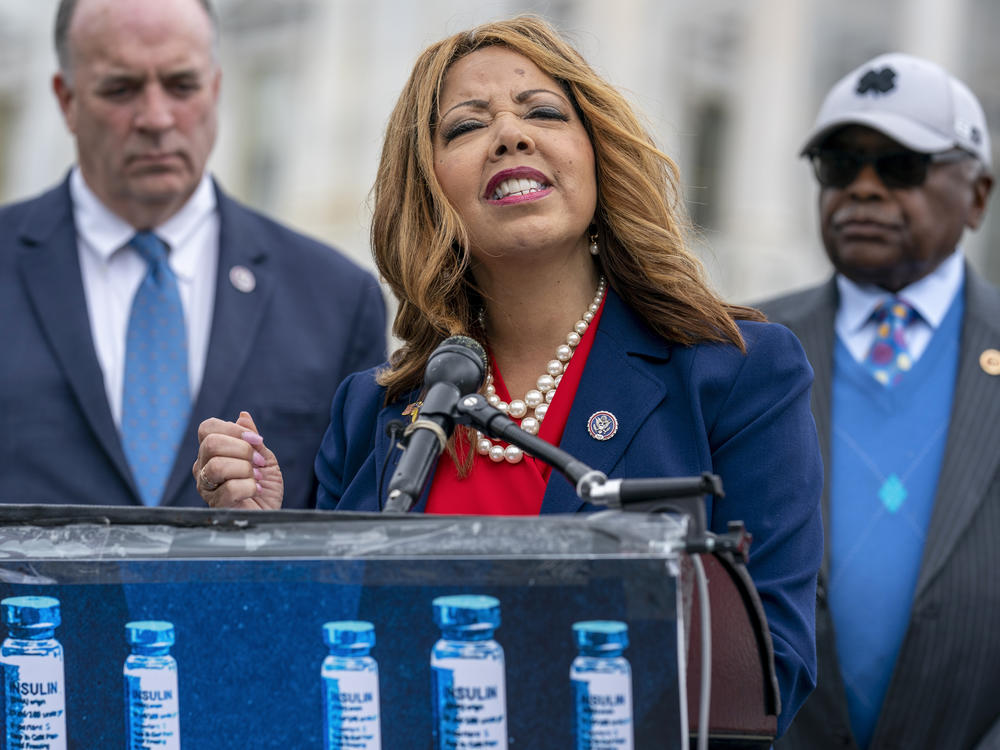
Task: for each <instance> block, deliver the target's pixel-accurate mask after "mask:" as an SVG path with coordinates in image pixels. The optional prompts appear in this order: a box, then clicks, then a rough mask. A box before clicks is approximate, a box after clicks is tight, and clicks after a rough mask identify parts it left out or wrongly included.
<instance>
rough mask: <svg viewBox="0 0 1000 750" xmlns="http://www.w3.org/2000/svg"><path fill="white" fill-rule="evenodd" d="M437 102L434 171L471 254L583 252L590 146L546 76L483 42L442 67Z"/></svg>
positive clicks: (591, 183) (591, 176) (590, 206)
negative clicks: (459, 221)
mask: <svg viewBox="0 0 1000 750" xmlns="http://www.w3.org/2000/svg"><path fill="white" fill-rule="evenodd" d="M439 106H440V110H439V113H440V116H439V118H438V126H437V131H436V132H435V134H434V171H435V174H436V175H437V178H438V181H439V182H440V184H441V187H442V189H443V190H444V194H445V196H446V197H447V198H448V200H449V202H450V203H451V205H452V206H453V207H454V208H455V210H456V211H457V212H458V213H459V215H460V216H461V217H462V219H463V221H464V222H465V225H466V227H467V229H468V232H469V239H470V242H471V245H472V247H471V248H470V250H471V252H472V255H473V258H474V259H476V260H477V261H480V262H483V261H486V260H488V259H502V258H517V259H519V260H521V261H527V260H528V259H529V258H538V259H541V258H542V257H543V256H544V254H545V253H549V254H554V257H558V255H559V254H562V255H567V254H573V253H577V252H580V253H585V252H586V249H585V248H586V244H587V236H586V235H587V227H588V225H589V224H590V222H591V221H592V220H593V217H594V211H595V208H596V205H597V181H596V177H595V171H594V149H593V147H592V146H591V143H590V138H589V137H588V135H587V132H586V130H584V127H583V123H582V122H580V118H579V117H578V116H577V114H576V111H575V110H574V109H573V105H572V104H571V103H570V100H569V98H568V97H567V96H566V94H565V93H564V92H563V89H562V87H561V86H560V85H559V84H558V83H557V82H556V81H555V79H553V78H552V77H550V76H548V75H547V74H545V73H543V72H542V71H541V70H540V69H539V68H538V67H537V66H536V65H535V64H534V63H532V62H531V61H530V60H529V59H528V58H526V57H524V56H523V55H520V54H518V53H517V52H513V51H512V50H510V49H508V48H506V47H499V46H494V47H486V48H484V49H481V50H477V51H476V52H473V53H471V54H469V55H466V56H465V57H463V58H461V59H460V60H458V61H457V62H455V63H454V64H453V65H452V66H451V68H450V69H449V70H448V73H447V75H446V76H445V79H444V86H443V88H442V91H441V101H440V105H439Z"/></svg>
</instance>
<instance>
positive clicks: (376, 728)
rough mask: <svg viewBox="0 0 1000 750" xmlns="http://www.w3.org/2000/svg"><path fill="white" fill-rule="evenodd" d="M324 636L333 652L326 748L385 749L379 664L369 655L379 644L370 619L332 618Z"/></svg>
mask: <svg viewBox="0 0 1000 750" xmlns="http://www.w3.org/2000/svg"><path fill="white" fill-rule="evenodd" d="M323 640H325V641H326V645H327V646H329V647H330V655H329V656H327V657H326V659H324V660H323V669H322V672H321V673H322V676H323V712H324V714H325V720H326V731H325V733H324V735H323V737H324V741H323V747H324V748H325V750H341V749H342V748H343V749H344V750H346V749H347V748H357V750H381V747H382V730H381V727H380V725H379V697H378V664H377V663H376V662H375V660H374V659H373V658H372V657H371V656H369V652H370V651H371V649H372V646H374V645H375V627H374V626H373V625H372V624H371V623H370V622H360V621H359V622H354V621H350V620H347V621H343V622H328V623H326V624H325V625H324V626H323Z"/></svg>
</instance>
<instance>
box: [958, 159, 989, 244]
mask: <svg viewBox="0 0 1000 750" xmlns="http://www.w3.org/2000/svg"><path fill="white" fill-rule="evenodd" d="M992 190H993V175H992V174H990V171H989V169H987V168H986V167H983V168H982V169H980V171H979V175H977V176H976V177H975V178H974V179H973V181H972V203H971V205H970V206H969V215H968V216H967V217H966V219H965V225H966V226H967V227H968V228H969V229H979V225H980V224H982V223H983V217H984V216H985V215H986V206H987V205H988V204H989V200H990V191H992Z"/></svg>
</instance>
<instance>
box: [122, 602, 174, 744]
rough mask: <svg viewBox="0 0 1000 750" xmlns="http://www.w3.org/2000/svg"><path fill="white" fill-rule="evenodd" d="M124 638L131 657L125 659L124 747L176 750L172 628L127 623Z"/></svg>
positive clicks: (153, 623) (169, 625)
mask: <svg viewBox="0 0 1000 750" xmlns="http://www.w3.org/2000/svg"><path fill="white" fill-rule="evenodd" d="M125 638H126V640H127V641H128V643H129V645H130V646H131V647H132V653H131V654H129V655H128V658H127V659H125V669H124V670H122V673H123V674H124V676H125V724H126V726H125V747H126V748H127V750H147V748H156V749H157V750H179V748H180V746H181V728H180V710H179V704H178V698H177V661H176V660H175V659H174V657H172V656H171V655H170V647H171V646H173V645H174V626H173V624H172V623H169V622H163V621H159V620H147V621H142V622H130V623H127V624H126V625H125Z"/></svg>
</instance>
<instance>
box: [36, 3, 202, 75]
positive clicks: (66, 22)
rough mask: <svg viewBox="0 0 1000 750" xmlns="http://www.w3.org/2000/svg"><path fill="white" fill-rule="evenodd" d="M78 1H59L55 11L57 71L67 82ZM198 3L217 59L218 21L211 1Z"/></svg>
mask: <svg viewBox="0 0 1000 750" xmlns="http://www.w3.org/2000/svg"><path fill="white" fill-rule="evenodd" d="M78 1H79V0H59V9H58V10H57V11H56V28H55V42H56V57H57V58H58V59H59V70H60V71H61V72H62V74H63V76H65V77H66V78H67V80H68V79H70V73H71V72H72V71H71V67H72V66H71V65H70V54H69V26H70V24H71V23H72V22H73V13H74V11H76V6H77V3H78ZM198 2H199V3H201V7H202V8H204V9H205V12H206V13H207V14H208V17H209V19H210V20H211V22H212V55H213V56H214V57H216V58H217V57H218V55H217V54H216V49H215V46H216V43H217V39H218V36H219V19H218V17H217V16H216V15H215V9H214V8H213V7H212V0H198Z"/></svg>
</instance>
